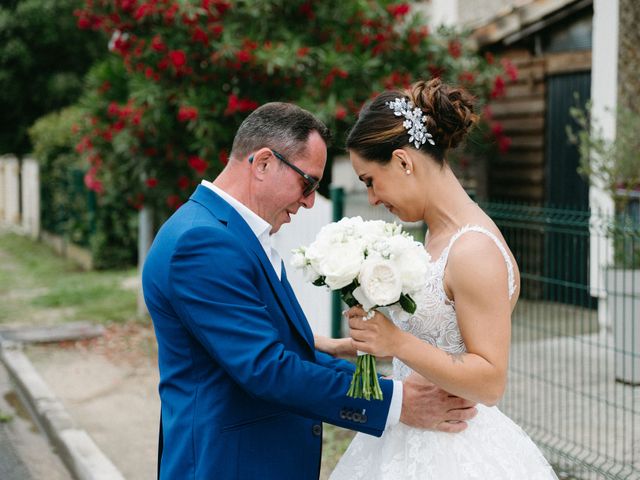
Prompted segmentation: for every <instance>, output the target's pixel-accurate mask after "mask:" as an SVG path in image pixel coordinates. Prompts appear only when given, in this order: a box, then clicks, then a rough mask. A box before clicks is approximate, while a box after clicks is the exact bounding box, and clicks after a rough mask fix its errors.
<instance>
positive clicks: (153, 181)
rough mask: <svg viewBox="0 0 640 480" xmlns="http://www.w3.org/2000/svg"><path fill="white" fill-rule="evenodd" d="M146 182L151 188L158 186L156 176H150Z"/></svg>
mask: <svg viewBox="0 0 640 480" xmlns="http://www.w3.org/2000/svg"><path fill="white" fill-rule="evenodd" d="M145 183H146V184H147V187H149V188H155V187H157V186H158V179H157V178H155V177H149V178H147V180H146V181H145Z"/></svg>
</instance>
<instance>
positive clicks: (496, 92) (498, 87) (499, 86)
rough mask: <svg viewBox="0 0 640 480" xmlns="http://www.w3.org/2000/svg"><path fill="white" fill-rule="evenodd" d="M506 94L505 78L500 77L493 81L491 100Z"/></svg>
mask: <svg viewBox="0 0 640 480" xmlns="http://www.w3.org/2000/svg"><path fill="white" fill-rule="evenodd" d="M504 94H505V84H504V78H502V76H501V75H498V76H497V77H496V78H495V79H494V81H493V90H491V98H498V97H501V96H503V95H504Z"/></svg>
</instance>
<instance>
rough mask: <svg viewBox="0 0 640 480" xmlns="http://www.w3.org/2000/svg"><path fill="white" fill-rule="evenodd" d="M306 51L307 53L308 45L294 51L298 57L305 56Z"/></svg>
mask: <svg viewBox="0 0 640 480" xmlns="http://www.w3.org/2000/svg"><path fill="white" fill-rule="evenodd" d="M307 53H309V47H300V48H299V49H298V51H297V52H296V54H297V55H298V57H300V58H303V57H306V56H307Z"/></svg>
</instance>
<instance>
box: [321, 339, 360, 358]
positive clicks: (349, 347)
mask: <svg viewBox="0 0 640 480" xmlns="http://www.w3.org/2000/svg"><path fill="white" fill-rule="evenodd" d="M313 339H314V341H315V344H316V349H317V350H320V351H321V352H324V353H328V354H329V355H332V356H334V357H348V356H353V355H355V354H356V349H355V348H353V342H352V341H351V338H329V337H325V336H323V335H314V336H313Z"/></svg>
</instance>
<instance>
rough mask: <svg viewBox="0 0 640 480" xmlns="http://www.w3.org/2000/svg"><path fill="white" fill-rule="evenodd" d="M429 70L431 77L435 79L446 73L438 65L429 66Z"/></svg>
mask: <svg viewBox="0 0 640 480" xmlns="http://www.w3.org/2000/svg"><path fill="white" fill-rule="evenodd" d="M427 68H428V69H429V73H430V74H431V76H432V77H434V78H436V77H441V76H442V74H443V73H444V68H443V67H440V66H438V65H429V66H428V67H427Z"/></svg>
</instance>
